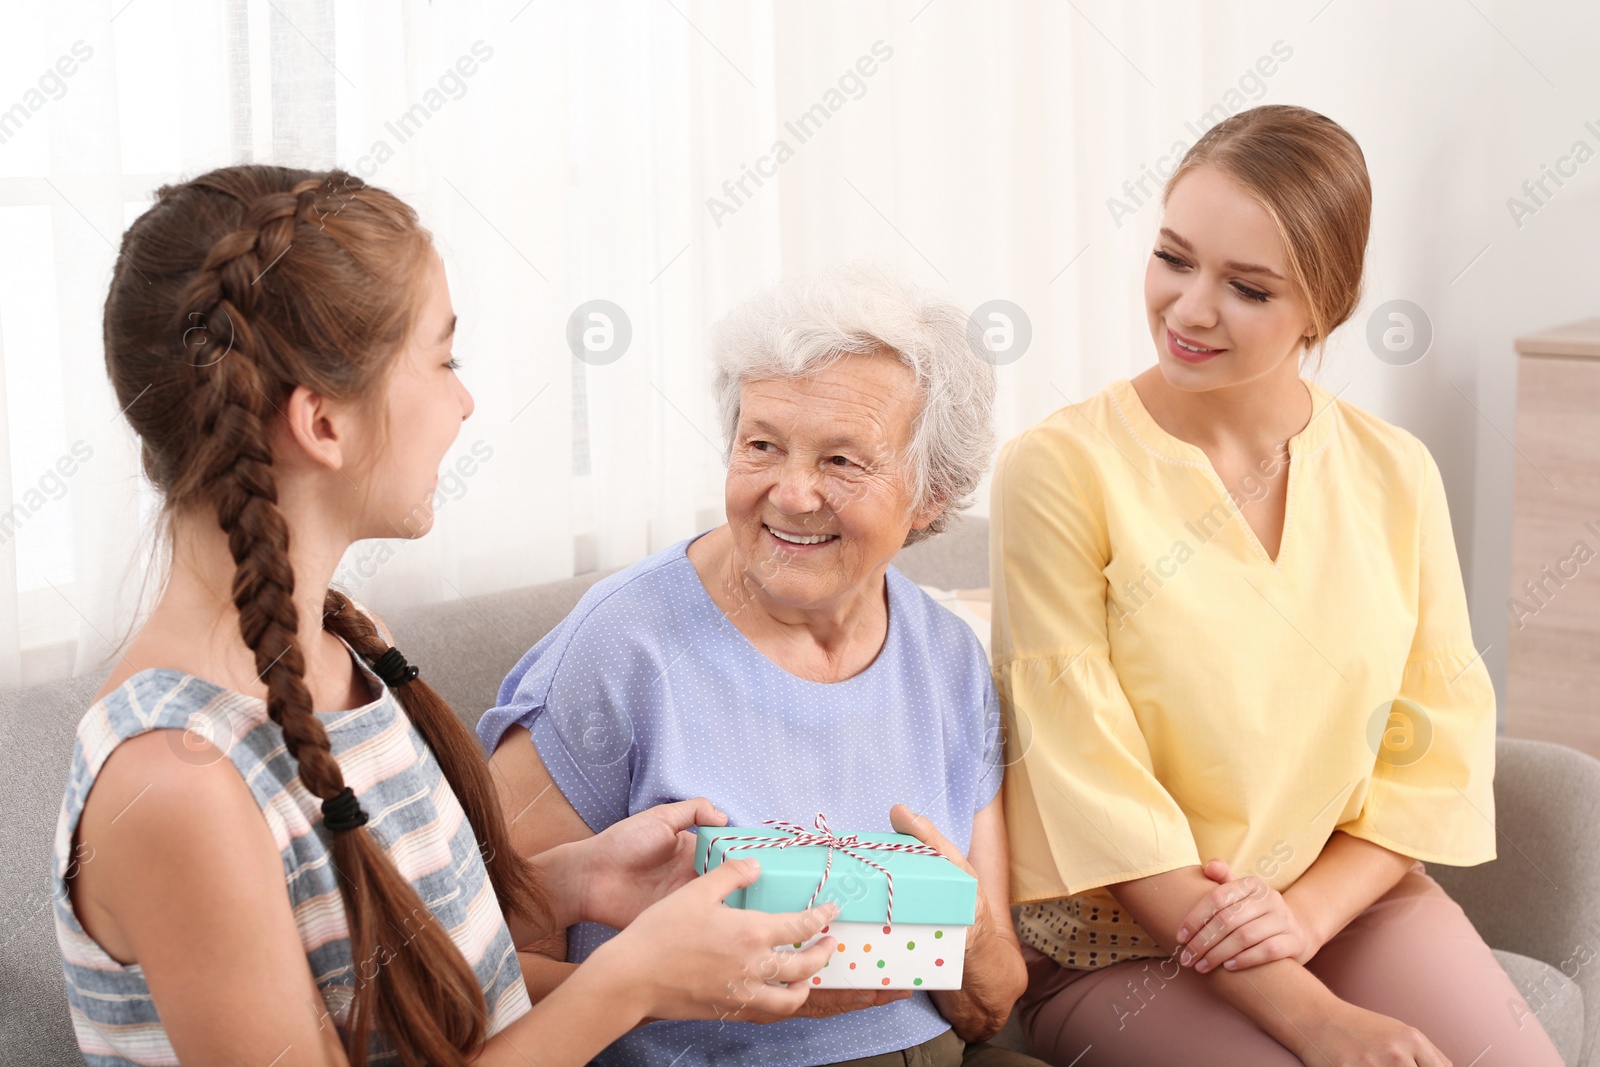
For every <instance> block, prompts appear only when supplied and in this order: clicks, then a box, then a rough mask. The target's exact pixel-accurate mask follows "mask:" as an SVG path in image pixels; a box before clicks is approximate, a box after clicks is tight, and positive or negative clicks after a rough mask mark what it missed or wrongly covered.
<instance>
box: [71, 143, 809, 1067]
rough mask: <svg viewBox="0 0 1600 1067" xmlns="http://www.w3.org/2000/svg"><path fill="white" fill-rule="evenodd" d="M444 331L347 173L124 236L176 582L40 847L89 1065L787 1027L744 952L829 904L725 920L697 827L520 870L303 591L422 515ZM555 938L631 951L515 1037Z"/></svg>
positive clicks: (123, 331) (414, 712) (395, 670)
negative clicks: (353, 551)
mask: <svg viewBox="0 0 1600 1067" xmlns="http://www.w3.org/2000/svg"><path fill="white" fill-rule="evenodd" d="M454 326H455V316H454V315H453V314H451V311H450V298H449V291H448V288H447V286H446V283H445V276H444V269H443V266H442V264H441V262H440V260H439V257H438V255H437V253H436V252H435V251H434V249H433V246H432V243H431V238H430V236H429V234H428V232H427V231H426V230H425V229H423V228H422V227H421V226H420V225H419V223H418V220H417V216H416V214H415V213H414V212H413V211H412V210H411V209H410V208H409V207H407V206H406V205H405V204H403V203H401V202H400V201H399V200H397V199H396V198H395V197H393V196H392V195H390V194H388V193H385V192H383V191H382V190H379V189H374V188H371V187H369V186H366V185H364V184H363V183H362V182H361V181H360V180H358V179H355V178H352V177H350V176H349V175H347V174H344V173H342V172H339V171H332V172H327V173H316V172H309V171H302V170H290V169H285V168H281V167H270V166H240V167H229V168H225V169H222V170H217V171H213V172H211V173H209V174H205V175H202V176H201V177H198V178H195V179H193V180H192V181H188V182H184V183H181V184H177V185H169V186H165V187H163V188H162V189H161V190H160V191H159V192H158V194H157V202H156V203H155V205H154V206H153V207H151V208H150V210H148V211H147V212H145V214H144V215H143V216H141V217H140V218H139V219H138V220H137V221H136V222H135V223H134V224H133V225H132V226H131V227H130V228H129V230H128V232H127V233H126V235H125V236H124V237H123V241H122V248H121V255H120V256H119V258H118V261H117V266H116V270H115V273H114V275H113V277H112V281H111V289H110V295H109V297H108V298H107V301H106V309H105V324H104V331H105V349H106V363H107V368H108V370H109V372H110V376H111V380H112V383H113V385H114V386H115V389H116V393H117V401H118V403H119V405H122V406H123V407H124V409H125V412H126V416H127V418H128V420H129V422H130V424H131V425H132V427H133V429H134V431H135V432H136V433H137V434H138V436H139V440H140V445H141V455H142V461H143V465H144V470H145V473H146V475H147V476H148V477H149V479H150V481H151V482H152V483H153V484H154V485H155V486H156V487H157V489H159V490H160V492H161V493H162V494H163V511H162V517H163V522H164V534H165V535H166V540H167V541H168V542H169V544H170V563H169V567H168V576H167V579H166V582H165V586H164V588H163V590H162V593H161V596H160V598H159V601H158V603H157V604H156V606H155V608H154V609H153V611H152V613H151V614H150V616H149V618H148V619H147V620H146V621H145V623H144V625H143V626H142V627H141V629H140V630H139V631H138V632H137V633H136V634H135V635H134V636H133V637H132V639H131V640H130V641H129V643H128V644H127V646H126V647H125V649H124V650H123V652H122V654H121V655H120V656H119V658H118V660H117V662H116V664H115V667H114V669H113V670H112V672H111V675H110V677H109V678H107V679H106V682H105V685H104V686H103V687H102V688H101V690H100V693H99V694H98V696H97V697H96V699H95V702H94V704H93V705H92V706H91V707H90V708H89V710H88V712H87V713H86V714H85V716H84V718H83V720H82V722H81V724H80V725H79V728H78V734H77V743H76V745H75V747H74V750H73V756H72V768H71V775H70V778H69V781H68V785H67V791H66V796H65V799H64V801H63V805H62V813H61V820H60V824H59V826H58V829H57V836H56V857H55V871H54V877H55V880H56V881H55V885H56V888H57V889H59V890H60V891H59V892H57V893H56V894H55V898H56V904H55V918H56V931H57V938H58V941H59V943H60V947H61V955H62V965H63V969H64V971H65V974H66V979H67V993H68V1000H69V1003H70V1008H71V1012H72V1018H73V1022H74V1025H75V1028H76V1031H77V1038H78V1044H79V1047H80V1048H81V1049H82V1051H83V1053H84V1055H85V1058H86V1059H87V1060H88V1062H89V1063H90V1064H92V1065H101V1064H173V1063H179V1062H182V1063H187V1064H250V1065H257V1067H265V1065H267V1064H271V1065H273V1067H291V1065H295V1067H301V1065H304V1067H330V1065H341V1064H347V1063H348V1064H354V1065H356V1067H362V1065H365V1064H377V1063H397V1064H405V1065H407V1067H419V1065H423V1064H427V1065H441V1064H443V1065H456V1064H465V1063H473V1064H479V1065H484V1067H488V1065H492V1064H527V1063H535V1062H536V1063H539V1064H578V1063H584V1062H587V1061H588V1059H589V1058H590V1057H591V1056H592V1055H593V1054H595V1053H596V1052H598V1051H600V1050H601V1049H602V1048H604V1047H605V1046H606V1045H607V1044H609V1043H610V1042H611V1041H612V1040H613V1039H615V1038H616V1037H617V1036H619V1035H620V1034H622V1033H623V1032H625V1031H626V1030H627V1029H629V1028H630V1027H632V1026H634V1025H636V1024H638V1023H639V1022H640V1021H641V1020H643V1019H645V1018H646V1017H652V1016H653V1017H661V1018H707V1017H710V1018H715V1017H718V1016H719V1015H726V1014H732V1013H733V1012H735V1011H737V1010H739V1009H741V1008H743V1007H750V1008H752V1009H755V1010H761V1011H769V1012H772V1011H775V1012H780V1013H787V1012H792V1011H794V1010H795V1009H796V1008H797V1007H798V1006H799V1005H800V1004H801V1003H802V1002H803V1001H804V1000H805V998H806V995H807V990H808V988H809V985H808V983H806V982H805V979H806V978H807V977H809V976H810V975H811V974H812V973H814V972H815V971H816V970H817V969H819V968H820V967H821V965H822V963H823V961H824V960H825V959H826V958H827V956H828V954H829V953H830V952H831V951H833V940H832V938H823V939H821V940H819V941H818V943H817V944H816V945H814V946H813V947H811V948H810V949H808V950H806V951H805V952H799V953H788V952H785V953H782V954H775V952H774V950H773V949H772V947H771V946H773V945H775V944H787V943H790V942H796V941H800V940H803V938H804V937H805V936H809V934H810V933H812V932H814V931H815V930H816V929H817V928H818V927H820V926H821V925H823V924H825V923H826V922H827V921H828V920H829V919H830V918H831V917H832V916H833V914H834V909H833V906H832V905H827V906H825V907H819V908H817V909H815V910H814V911H811V912H806V913H801V914H793V915H761V914H759V913H755V912H744V911H738V910H734V909H731V908H725V907H722V906H720V905H721V900H722V898H723V896H725V895H726V894H727V893H729V892H731V891H732V890H734V889H735V888H737V887H739V886H742V885H745V884H748V883H749V882H750V881H752V880H753V879H754V877H755V875H756V873H757V871H758V865H757V864H756V863H754V862H751V861H745V862H740V863H733V864H728V865H725V866H724V867H723V868H721V869H719V870H717V871H714V872H712V873H711V874H710V875H708V876H707V877H705V878H701V879H697V880H692V881H691V871H690V867H689V860H690V856H691V854H692V850H693V843H692V835H688V834H685V833H683V831H685V830H687V829H689V828H691V827H693V826H694V825H696V824H697V823H701V824H716V825H720V824H723V823H724V822H725V821H726V819H725V817H724V816H723V815H722V814H721V813H720V812H718V811H717V810H716V809H714V808H713V807H712V806H711V805H710V804H709V803H708V802H707V801H705V800H704V799H695V800H688V801H684V802H682V803H679V804H673V805H663V806H660V807H657V808H653V809H650V810H648V811H645V812H641V813H640V814H638V815H636V816H634V817H632V818H629V819H627V820H624V821H622V822H620V823H618V824H616V825H615V826H613V827H612V828H611V829H609V830H607V831H606V832H605V833H604V834H601V835H599V836H598V837H596V838H593V839H592V840H590V841H585V842H580V843H574V844H571V845H564V846H561V847H558V848H555V849H551V850H550V851H548V852H544V853H541V854H540V855H538V856H536V857H520V856H518V855H517V854H516V853H515V852H514V850H513V849H512V848H511V846H510V839H509V836H508V832H507V826H506V820H505V818H504V816H502V815H501V813H500V808H499V804H498V801H497V793H496V786H495V783H494V781H493V780H492V779H491V777H490V774H489V771H488V765H487V763H486V762H485V760H484V758H483V754H482V750H481V749H480V748H479V746H478V743H477V740H476V738H475V737H474V736H473V735H472V733H471V732H470V731H469V730H468V729H467V728H466V727H465V726H463V725H462V724H461V723H460V721H459V720H458V719H457V718H456V716H455V714H454V713H453V712H452V711H451V710H450V708H449V707H448V706H447V705H446V704H445V702H444V700H443V699H441V698H440V696H439V695H438V694H437V693H436V692H434V691H433V689H431V688H429V686H428V684H427V682H426V680H425V678H424V677H422V676H419V673H418V669H417V668H416V667H412V666H410V665H408V664H407V663H406V661H405V658H404V656H403V655H401V654H400V653H399V652H398V651H396V650H395V649H394V648H393V647H391V645H390V643H389V637H388V634H387V633H386V632H385V630H384V629H383V627H382V626H381V624H380V623H379V622H378V621H377V620H375V619H374V618H372V617H371V616H370V615H368V614H366V613H365V612H363V611H362V610H361V609H360V608H359V607H357V606H356V605H354V604H352V603H351V602H350V600H349V599H347V598H346V597H344V596H343V595H341V594H340V593H338V592H336V591H334V590H331V589H330V588H329V585H328V583H329V581H330V579H331V578H332V575H333V571H334V568H335V566H336V565H337V563H338V562H339V560H340V558H341V556H342V555H343V554H344V552H345V549H346V548H347V547H348V546H349V545H350V544H351V543H352V542H354V541H356V540H359V539H361V538H367V537H395V536H407V533H406V532H404V531H407V530H414V529H416V527H417V524H416V523H415V522H414V521H412V522H410V523H408V524H406V525H405V526H402V525H401V523H402V521H403V520H404V519H406V518H408V517H410V516H411V515H412V514H413V512H414V505H415V504H416V503H417V502H419V501H420V502H423V507H424V509H426V507H427V503H426V502H428V501H430V500H431V499H432V496H433V490H434V487H435V486H436V484H437V481H438V466H439V463H440V461H441V460H442V458H443V457H444V454H445V452H446V450H447V449H448V448H449V446H450V444H451V442H452V441H453V440H454V439H455V436H456V433H457V432H458V430H459V428H460V425H461V422H462V421H463V420H464V419H465V418H467V416H468V415H470V414H471V412H472V398H471V396H470V395H469V394H468V393H467V390H466V389H465V387H464V386H463V385H462V384H461V382H460V381H459V380H458V379H457V378H456V374H455V368H456V364H455V361H454V360H453V358H452V357H451V351H450V349H451V338H452V335H453V332H454ZM430 521H431V516H430ZM427 525H428V524H427V523H424V524H423V526H422V532H425V531H426V528H427ZM529 817H538V813H537V812H532V813H529ZM579 921H594V922H603V923H606V924H608V925H612V926H618V927H622V928H623V932H622V934H621V936H619V937H618V938H617V939H616V940H615V941H614V942H612V943H611V944H610V945H608V946H607V947H606V948H605V949H604V950H602V951H600V952H596V953H595V954H594V955H593V956H592V957H591V958H590V959H589V960H588V961H586V962H585V963H584V965H583V966H582V967H581V968H579V969H578V970H577V972H576V973H575V974H574V975H573V976H572V977H571V978H569V979H568V980H567V981H566V982H565V983H563V984H562V985H561V986H560V987H559V988H557V989H555V990H554V991H553V992H551V993H550V994H549V996H548V997H547V998H545V999H544V1000H542V1001H541V1002H540V1003H539V1004H538V1005H537V1006H534V1005H531V1004H530V1002H529V997H528V993H527V990H526V987H525V985H524V982H523V975H522V970H521V966H520V963H521V957H520V956H519V952H518V950H519V948H521V947H522V946H528V945H532V944H534V943H536V942H538V941H540V940H541V939H543V938H545V937H547V936H549V935H551V934H553V933H555V932H557V931H560V930H562V929H564V928H566V927H567V926H569V925H571V924H573V923H576V922H579ZM752 976H759V977H755V978H753V977H752ZM763 979H766V980H767V981H763ZM785 983H789V984H785Z"/></svg>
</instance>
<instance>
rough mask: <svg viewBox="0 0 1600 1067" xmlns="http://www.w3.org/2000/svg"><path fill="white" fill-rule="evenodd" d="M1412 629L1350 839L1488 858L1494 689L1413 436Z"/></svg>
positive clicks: (1463, 861)
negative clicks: (1417, 465) (1418, 471)
mask: <svg viewBox="0 0 1600 1067" xmlns="http://www.w3.org/2000/svg"><path fill="white" fill-rule="evenodd" d="M1417 448H1418V449H1419V450H1420V452H1421V460H1422V477H1421V479H1420V488H1419V491H1418V498H1417V528H1418V543H1417V566H1418V578H1417V628H1416V633H1415V635H1414V636H1413V638H1412V642H1411V651H1410V655H1409V656H1408V658H1407V660H1406V665H1405V669H1404V671H1403V673H1402V676H1401V680H1400V691H1399V692H1398V693H1397V694H1396V696H1395V700H1394V703H1393V704H1391V705H1390V706H1389V715H1388V717H1387V721H1386V722H1385V721H1383V720H1381V719H1378V720H1375V721H1374V722H1373V724H1372V726H1371V730H1372V732H1373V733H1374V735H1377V734H1378V732H1379V731H1382V734H1381V737H1380V736H1374V737H1373V738H1372V740H1373V742H1374V744H1375V747H1376V748H1377V751H1378V759H1377V761H1376V763H1375V766H1374V770H1373V776H1372V782H1371V785H1370V786H1369V788H1368V790H1367V795H1366V797H1365V799H1364V801H1363V802H1362V806H1361V810H1360V812H1359V814H1358V815H1357V816H1356V818H1355V819H1354V820H1352V821H1350V822H1348V823H1345V824H1343V825H1341V826H1340V827H1339V829H1341V830H1343V831H1344V832H1345V833H1348V834H1350V835H1351V836H1353V837H1359V838H1363V839H1365V840H1368V841H1371V842H1372V843H1373V844H1376V845H1382V846H1383V847H1384V848H1387V849H1390V850H1392V851H1395V852H1399V853H1401V854H1403V855H1407V856H1411V857H1413V858H1415V859H1420V860H1423V861H1428V862H1435V863H1445V864H1451V865H1456V866H1470V865H1472V864H1476V863H1484V862H1487V861H1488V860H1492V859H1494V857H1495V831H1494V746H1495V695H1494V686H1493V684H1492V683H1491V682H1490V680H1489V671H1488V668H1487V667H1485V666H1484V663H1483V657H1482V656H1481V655H1480V654H1479V652H1478V650H1477V648H1476V646H1475V645H1474V644H1473V640H1472V624H1471V621H1470V619H1469V616H1468V614H1467V596H1466V590H1465V589H1464V588H1463V585H1462V581H1461V565H1460V563H1459V562H1458V560H1457V557H1456V544H1455V537H1454V535H1453V534H1452V532H1451V526H1450V509H1449V506H1448V504H1447V502H1446V500H1445V494H1444V480H1443V478H1441V477H1440V475H1439V468H1438V466H1437V464H1435V462H1434V459H1433V457H1432V456H1431V455H1430V454H1429V453H1428V450H1427V448H1426V447H1425V446H1423V445H1422V444H1421V442H1418V443H1417Z"/></svg>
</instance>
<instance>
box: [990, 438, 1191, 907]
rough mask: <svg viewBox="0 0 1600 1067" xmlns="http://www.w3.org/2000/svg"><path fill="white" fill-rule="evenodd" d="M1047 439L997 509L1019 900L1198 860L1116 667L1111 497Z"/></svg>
mask: <svg viewBox="0 0 1600 1067" xmlns="http://www.w3.org/2000/svg"><path fill="white" fill-rule="evenodd" d="M1049 432H1051V431H1045V430H1043V429H1040V430H1034V431H1030V432H1029V433H1028V434H1024V435H1023V436H1022V437H1020V438H1018V439H1017V440H1015V441H1013V442H1012V443H1011V444H1009V445H1007V446H1006V449H1005V450H1004V451H1003V452H1002V454H1001V457H1000V461H999V463H998V464H997V467H996V471H995V479H994V489H993V499H992V502H991V508H990V553H991V554H990V572H991V573H990V576H991V583H992V585H993V596H994V615H993V631H992V652H993V656H994V675H995V682H996V685H997V688H998V691H999V696H1000V704H1001V709H1002V715H1003V721H1004V729H1005V734H1006V762H1007V764H1008V766H1007V768H1006V777H1005V787H1004V788H1005V807H1006V825H1007V832H1008V835H1009V837H1010V843H1011V857H1012V883H1011V884H1012V898H1013V902H1014V903H1029V902H1033V901H1039V900H1053V899H1058V898H1061V897H1065V896H1072V895H1075V894H1078V893H1082V892H1085V891H1087V890H1090V889H1094V888H1097V887H1099V886H1103V885H1109V884H1113V883H1116V882H1124V881H1129V880H1132V879H1135V878H1144V877H1148V876H1150V875H1154V874H1160V873H1162V872H1163V871H1169V870H1175V869H1177V868H1180V867H1185V866H1191V865H1198V864H1199V863H1200V859H1199V853H1198V850H1197V849H1196V846H1195V842H1194V836H1193V834H1192V833H1191V831H1190V828H1189V823H1188V820H1187V818H1186V817H1185V816H1184V813H1183V811H1182V809H1181V808H1180V807H1179V806H1178V803H1177V801H1175V800H1174V799H1173V798H1172V796H1171V795H1170V794H1169V793H1168V792H1167V791H1166V789H1165V788H1163V786H1162V785H1161V783H1160V782H1159V781H1157V779H1156V776H1155V773H1154V771H1153V769H1152V762H1151V758H1150V750H1149V746H1148V745H1147V743H1146V741H1145V737H1144V734H1143V733H1142V732H1141V730H1140V727H1139V724H1138V722H1137V720H1136V719H1135V716H1134V713H1133V708H1132V706H1131V705H1130V703H1129V701H1128V697H1127V695H1126V694H1125V692H1124V691H1123V688H1122V684H1121V681H1120V680H1119V678H1118V676H1117V672H1116V669H1115V667H1114V666H1113V665H1112V662H1111V658H1110V645H1109V641H1108V638H1107V630H1106V593H1107V583H1106V578H1105V567H1106V563H1107V560H1108V558H1109V552H1110V546H1109V545H1108V543H1107V535H1106V530H1105V523H1104V520H1103V518H1102V515H1103V513H1104V505H1103V497H1102V492H1103V490H1102V489H1101V487H1099V486H1098V485H1092V486H1091V488H1090V492H1089V493H1087V494H1086V493H1085V491H1084V488H1083V487H1082V482H1081V481H1080V479H1079V478H1078V477H1076V476H1075V474H1074V472H1073V470H1072V464H1071V462H1070V450H1071V449H1072V448H1073V446H1072V445H1071V443H1070V442H1066V441H1058V440H1054V439H1052V437H1050V436H1047V433H1049ZM1096 503H1099V507H1096V506H1095V504H1096Z"/></svg>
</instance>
